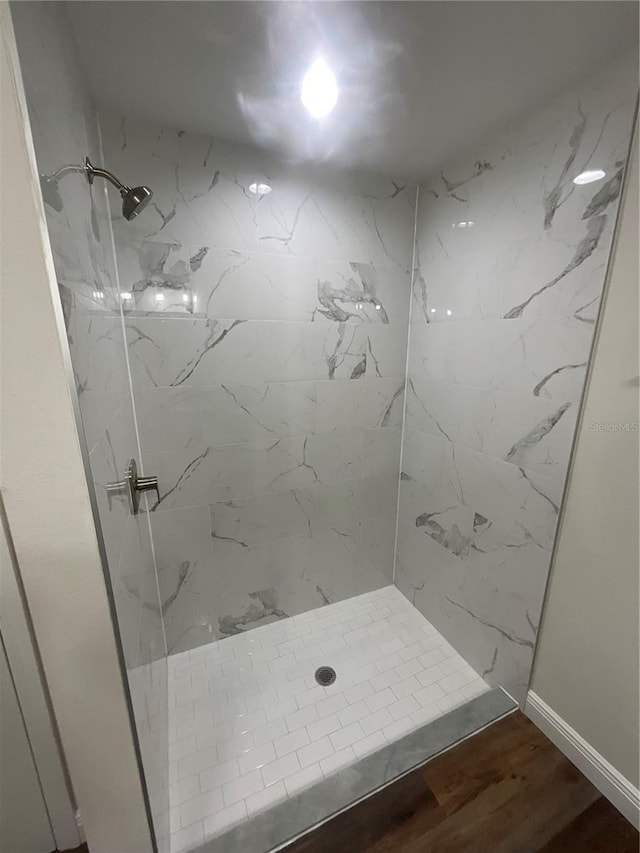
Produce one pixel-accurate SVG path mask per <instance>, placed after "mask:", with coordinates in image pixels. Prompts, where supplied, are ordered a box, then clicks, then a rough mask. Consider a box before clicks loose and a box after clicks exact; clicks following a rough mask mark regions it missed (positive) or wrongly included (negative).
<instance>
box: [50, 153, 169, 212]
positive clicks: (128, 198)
mask: <svg viewBox="0 0 640 853" xmlns="http://www.w3.org/2000/svg"><path fill="white" fill-rule="evenodd" d="M72 172H84V174H85V175H86V176H87V180H88V181H89V183H90V184H92V183H93V179H94V178H105V179H106V180H107V181H109V183H110V184H113V186H114V187H116V188H117V189H118V190H119V191H120V195H121V196H122V215H123V216H124V218H125V219H126V220H128V221H129V222H130V221H131V220H132V219H135V217H136V216H137V215H138V214H139V213H141V212H142V211H143V210H144V209H145V207H146V206H147V205H148V204H149V202H150V201H151V197H152V196H153V193H152V192H151V190H150V189H149V187H128V186H126V185H125V184H123V183H121V182H120V181H119V180H118V179H117V178H116V176H115V175H113V174H112V173H111V172H108V171H107V170H106V169H99V168H97V167H96V166H94V165H93V164H92V163H91V160H89V158H88V157H85V158H84V161H83V163H82V166H63V167H62V168H61V169H58V171H57V172H54V173H53V175H40V189H41V190H42V198H43V199H44V202H45V204H48V205H49V207H52V208H53V209H54V210H57V211H60V210H62V197H61V195H60V191H59V189H58V182H59V181H60V179H61V178H64V176H65V175H69V174H71V173H72Z"/></svg>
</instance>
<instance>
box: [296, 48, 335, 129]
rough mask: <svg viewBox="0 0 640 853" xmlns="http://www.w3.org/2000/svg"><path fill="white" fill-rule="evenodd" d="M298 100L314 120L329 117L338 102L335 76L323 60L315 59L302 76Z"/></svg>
mask: <svg viewBox="0 0 640 853" xmlns="http://www.w3.org/2000/svg"><path fill="white" fill-rule="evenodd" d="M300 100H301V101H302V103H303V104H304V106H305V107H306V108H307V109H308V110H309V112H310V113H311V115H312V116H314V118H323V117H324V116H326V115H329V113H330V112H331V110H332V109H333V108H334V107H335V105H336V101H337V100H338V84H337V83H336V78H335V74H334V73H333V71H332V70H331V69H330V68H329V66H328V65H327V63H326V62H325V61H324V59H316V61H315V62H314V63H313V65H312V66H311V67H310V68H309V70H308V71H307V73H306V74H305V75H304V79H303V81H302V89H301V91H300Z"/></svg>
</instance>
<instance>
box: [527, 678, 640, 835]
mask: <svg viewBox="0 0 640 853" xmlns="http://www.w3.org/2000/svg"><path fill="white" fill-rule="evenodd" d="M524 711H525V714H526V715H527V716H528V717H529V719H530V720H531V721H532V722H534V723H535V724H536V726H538V728H539V729H540V730H541V731H542V732H544V734H545V735H546V736H547V737H548V738H549V740H550V741H551V742H552V743H554V744H555V746H557V747H558V749H559V750H560V751H561V752H563V753H564V754H565V755H566V756H567V758H568V759H569V760H570V761H571V762H573V764H575V766H576V767H577V768H578V770H580V772H581V773H584V775H585V776H586V777H587V779H588V780H589V781H590V782H591V783H593V785H595V787H596V788H597V789H598V790H599V791H600V793H601V794H602V795H603V796H604V797H606V798H607V799H608V800H609V802H610V803H612V805H614V806H615V807H616V808H617V809H618V811H619V812H621V813H622V814H623V815H624V816H625V817H626V818H627V820H629V821H630V822H631V823H632V824H633V825H634V826H635V827H636V829H640V791H638V789H637V788H636V787H634V785H632V784H631V782H629V780H628V779H625V777H624V776H623V775H622V774H621V773H619V772H618V771H617V770H616V769H615V767H614V766H613V765H612V764H609V762H608V761H607V760H606V758H603V757H602V755H600V753H599V752H597V751H596V750H595V749H594V748H593V747H592V746H591V745H590V744H588V743H587V741H586V740H585V739H584V738H583V737H581V736H580V735H579V734H578V732H576V731H575V730H574V729H572V728H571V726H570V725H568V723H566V722H565V721H564V720H563V719H562V717H559V716H558V714H556V712H555V711H554V710H553V709H552V708H550V707H549V705H547V703H546V702H544V701H543V700H542V699H541V698H540V697H539V696H538V695H537V694H536V693H534V692H533V691H531V690H530V691H529V693H528V694H527V701H526V704H525V708H524Z"/></svg>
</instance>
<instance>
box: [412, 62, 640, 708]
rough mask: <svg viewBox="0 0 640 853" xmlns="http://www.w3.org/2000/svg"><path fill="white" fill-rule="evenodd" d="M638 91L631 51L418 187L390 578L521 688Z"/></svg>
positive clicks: (480, 660) (481, 660) (477, 664)
mask: <svg viewBox="0 0 640 853" xmlns="http://www.w3.org/2000/svg"><path fill="white" fill-rule="evenodd" d="M636 95H637V59H636V58H634V57H631V56H629V57H627V58H626V59H622V60H621V61H619V62H617V63H616V64H615V65H614V66H613V67H610V68H608V69H606V70H605V71H603V72H601V73H600V74H598V75H597V76H595V77H594V78H593V79H591V80H588V81H585V82H584V84H582V85H580V86H577V87H576V88H575V89H574V90H572V91H570V92H567V93H565V94H564V95H562V96H561V97H558V98H557V99H555V100H554V101H553V102H552V103H550V104H549V105H548V106H547V107H546V108H543V109H540V110H539V111H537V112H535V113H534V114H532V115H531V116H530V117H529V118H528V119H527V120H526V121H524V122H523V123H521V124H520V125H518V126H515V127H512V128H510V129H507V130H506V131H504V132H502V133H500V134H498V135H496V138H495V141H493V142H491V141H490V142H489V143H488V144H486V145H484V146H480V147H478V148H477V149H476V150H474V151H472V152H470V154H469V156H468V157H466V158H464V159H462V160H461V161H458V162H455V163H450V164H446V165H444V166H443V168H442V170H441V173H440V174H439V175H438V176H435V177H434V178H433V180H431V181H429V182H427V183H426V184H425V185H424V186H422V187H421V188H420V200H419V205H418V225H417V239H416V265H415V267H416V268H415V275H414V282H413V290H412V311H411V331H410V343H409V358H408V375H407V403H406V430H405V443H404V448H403V461H402V480H401V489H400V501H399V526H398V549H397V563H396V576H395V582H396V584H397V585H398V586H399V588H400V589H401V590H402V592H404V594H405V595H406V596H407V597H408V598H409V599H410V600H411V601H412V602H413V603H414V604H415V606H416V607H418V609H420V610H421V612H422V613H424V615H425V616H426V617H427V618H428V619H429V620H430V621H431V622H432V623H433V624H434V625H435V626H436V627H437V629H438V630H439V631H441V632H442V633H443V634H444V636H445V637H446V638H447V640H448V641H449V642H451V643H452V644H453V645H454V647H455V648H456V649H457V650H458V652H460V653H461V654H462V656H463V657H464V658H465V659H466V660H467V661H468V662H469V663H470V664H471V665H472V666H473V667H474V668H475V669H476V670H477V672H478V673H480V674H481V675H482V677H483V678H485V679H486V680H487V681H488V682H489V683H490V684H493V685H503V686H505V687H506V688H507V689H508V690H509V691H510V692H511V693H512V695H514V696H515V697H516V698H518V699H522V698H523V695H524V691H525V688H526V683H527V680H528V676H529V670H530V667H531V662H532V657H533V651H534V645H535V642H536V633H537V629H538V624H539V618H540V611H541V606H542V598H543V593H544V587H545V583H546V579H547V574H548V571H549V564H550V558H551V549H552V546H553V541H554V535H555V530H556V525H557V521H558V512H559V507H560V503H561V499H562V490H563V484H564V478H565V474H566V471H567V465H568V459H569V453H570V447H571V442H572V438H573V433H574V429H575V424H576V416H577V411H578V405H579V402H580V396H581V393H582V388H583V384H584V379H585V374H586V369H587V362H588V360H589V353H590V347H591V343H592V339H593V333H594V326H595V321H596V317H597V314H598V306H599V301H600V296H601V293H602V288H603V284H604V280H605V272H606V265H607V260H608V256H609V251H610V247H611V241H612V236H613V230H614V223H615V217H616V211H617V206H618V200H619V195H620V188H621V182H622V173H623V169H624V164H625V159H626V156H627V149H628V145H629V138H630V133H631V124H632V116H633V111H634V105H635V100H636ZM585 169H603V170H604V171H605V172H606V176H605V178H604V179H602V180H601V181H599V182H596V183H591V184H588V185H583V186H578V185H576V184H574V183H573V178H574V177H575V176H576V175H578V174H579V173H581V172H582V171H583V170H585Z"/></svg>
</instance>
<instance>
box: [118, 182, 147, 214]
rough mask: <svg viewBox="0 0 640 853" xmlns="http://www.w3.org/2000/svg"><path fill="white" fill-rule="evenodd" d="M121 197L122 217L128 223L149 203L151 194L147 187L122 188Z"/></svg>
mask: <svg viewBox="0 0 640 853" xmlns="http://www.w3.org/2000/svg"><path fill="white" fill-rule="evenodd" d="M120 195H121V196H122V215H123V216H124V218H125V219H127V220H128V221H131V220H132V219H134V218H135V217H136V216H137V215H138V214H139V213H141V212H142V211H143V210H144V209H145V207H146V206H147V205H148V204H149V202H150V201H151V198H152V196H153V193H152V192H151V190H150V189H149V187H133V189H131V187H124V188H123V189H121V190H120Z"/></svg>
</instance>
